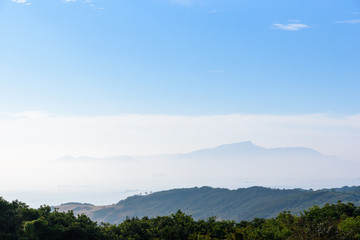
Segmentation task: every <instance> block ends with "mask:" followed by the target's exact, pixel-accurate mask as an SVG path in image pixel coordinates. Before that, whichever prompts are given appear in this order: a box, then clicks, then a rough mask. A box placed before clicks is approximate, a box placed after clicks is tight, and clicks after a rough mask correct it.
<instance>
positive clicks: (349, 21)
mask: <svg viewBox="0 0 360 240" xmlns="http://www.w3.org/2000/svg"><path fill="white" fill-rule="evenodd" d="M335 23H349V24H359V23H360V19H351V20H343V21H336V22H335Z"/></svg>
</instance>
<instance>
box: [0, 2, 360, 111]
mask: <svg viewBox="0 0 360 240" xmlns="http://www.w3.org/2000/svg"><path fill="white" fill-rule="evenodd" d="M359 19H360V1H356V0H349V1H329V0H319V1H313V0H251V1H250V0H221V1H220V0H207V1H205V0H172V1H171V0H146V1H145V0H137V1H134V0H131V1H130V0H121V1H120V0H119V1H115V0H112V1H110V0H102V1H100V0H93V1H84V0H78V1H62V0H49V1H40V0H26V1H25V0H16V1H15V0H13V1H12V0H2V1H1V2H0V36H1V37H0V109H1V110H0V112H12V113H14V112H23V111H34V110H36V111H44V112H49V113H53V114H60V115H77V116H79V115H86V116H89V115H91V116H100V115H113V114H123V113H125V114H129V113H136V114H169V115H213V114H232V113H241V114H314V113H326V114H334V115H340V116H342V115H354V114H358V113H359V106H360V97H359V96H360V95H359V92H360V81H359V80H360V79H359V76H360V60H359V56H360V45H359V42H360V21H359Z"/></svg>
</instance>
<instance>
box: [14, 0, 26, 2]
mask: <svg viewBox="0 0 360 240" xmlns="http://www.w3.org/2000/svg"><path fill="white" fill-rule="evenodd" d="M12 1H13V2H15V3H27V0H12Z"/></svg>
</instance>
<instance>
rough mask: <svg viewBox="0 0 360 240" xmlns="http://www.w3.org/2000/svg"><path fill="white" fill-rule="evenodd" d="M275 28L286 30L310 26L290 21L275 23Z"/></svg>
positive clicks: (297, 29) (296, 29)
mask: <svg viewBox="0 0 360 240" xmlns="http://www.w3.org/2000/svg"><path fill="white" fill-rule="evenodd" d="M272 26H273V28H276V29H281V30H285V31H299V30H301V29H304V28H310V26H308V25H306V24H302V23H288V24H281V23H274V24H273V25H272Z"/></svg>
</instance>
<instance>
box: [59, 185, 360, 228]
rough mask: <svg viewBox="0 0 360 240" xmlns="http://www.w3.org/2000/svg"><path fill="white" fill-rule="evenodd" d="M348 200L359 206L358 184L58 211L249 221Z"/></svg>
mask: <svg viewBox="0 0 360 240" xmlns="http://www.w3.org/2000/svg"><path fill="white" fill-rule="evenodd" d="M338 200H341V201H343V202H352V203H354V204H355V205H360V187H343V188H338V189H322V190H316V191H311V190H304V189H271V188H265V187H250V188H240V189H237V190H229V189H225V188H211V187H200V188H197V187H195V188H184V189H172V190H168V191H161V192H155V193H152V194H148V195H141V196H140V195H137V196H132V197H129V198H127V199H125V200H122V201H120V202H119V203H118V204H114V205H108V206H103V207H100V206H89V205H83V204H70V205H65V206H64V205H63V206H59V207H58V208H59V211H65V212H67V211H68V210H73V211H74V213H75V214H81V213H85V214H86V215H87V216H89V217H90V218H91V219H92V220H93V221H98V222H109V223H113V224H118V223H121V222H123V221H124V220H125V219H126V217H127V216H129V217H139V218H141V217H144V216H148V217H156V216H168V215H170V214H171V213H174V212H176V211H177V210H178V209H181V210H182V211H184V212H185V213H187V214H190V215H191V216H192V217H193V218H194V219H195V220H200V219H207V218H209V217H211V216H216V217H217V218H218V219H219V220H235V221H237V222H239V221H242V220H252V219H254V218H273V217H276V216H277V214H278V213H279V212H282V211H291V212H292V213H296V214H297V213H300V212H302V211H304V210H306V209H308V208H310V207H312V206H314V205H318V206H323V205H324V204H325V203H337V201H338Z"/></svg>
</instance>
